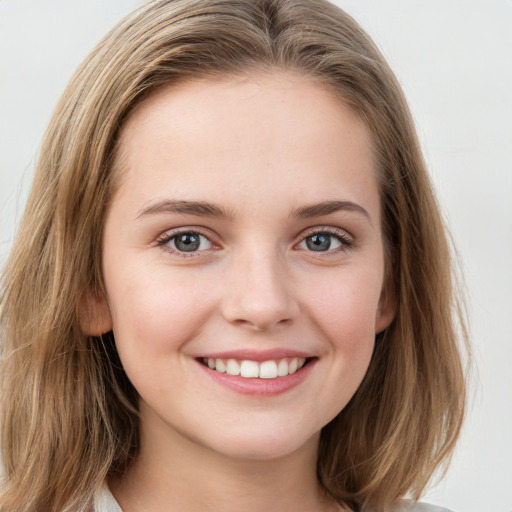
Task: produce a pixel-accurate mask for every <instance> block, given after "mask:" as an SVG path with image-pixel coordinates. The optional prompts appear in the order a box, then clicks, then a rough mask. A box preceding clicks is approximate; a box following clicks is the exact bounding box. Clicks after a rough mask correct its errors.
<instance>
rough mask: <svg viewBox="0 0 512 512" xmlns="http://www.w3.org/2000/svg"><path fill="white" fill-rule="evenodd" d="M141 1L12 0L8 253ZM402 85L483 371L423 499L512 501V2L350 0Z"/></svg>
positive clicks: (6, 26)
mask: <svg viewBox="0 0 512 512" xmlns="http://www.w3.org/2000/svg"><path fill="white" fill-rule="evenodd" d="M140 3H141V2H140V1H139V0H109V1H108V2H107V1H105V0H103V1H102V0H88V1H85V0H0V264H2V263H3V262H5V258H6V256H7V254H8V252H9V247H10V245H11V241H12V237H13V233H14V229H15V226H16V223H17V221H18V219H19V218H20V215H21V213H22V209H23V204H24V201H25V198H26V195H27V189H28V186H29V184H30V179H31V173H32V166H33V162H34V159H35V155H36V153H37V150H38V145H39V143H40V140H41V136H42V132H43V130H44V128H45V125H46V123H47V122H48V120H49V116H50V114H51V111H52V109H53V107H54V105H55V103H56V101H57V99H58V97H59V95H60V93H61V92H62V90H63V88H64V86H65V84H66V82H67V80H68V79H69V77H70V75H71V73H72V72H73V70H74V69H75V68H76V66H77V65H78V64H79V62H80V61H81V60H82V59H83V58H84V57H85V55H86V54H87V53H88V52H89V51H90V50H91V49H92V47H93V45H94V44H95V43H96V42H97V41H98V40H99V39H100V38H101V37H102V35H103V34H104V33H105V32H106V31H107V29H108V28H110V27H111V26H112V25H113V24H114V23H115V22H117V21H118V20H119V19H120V18H121V17H122V16H123V15H124V14H125V13H127V12H128V11H130V10H131V9H132V8H134V7H136V6H138V5H140ZM336 3H337V4H338V5H340V6H341V7H342V8H344V9H345V10H347V11H348V12H349V13H350V14H352V15H353V16H354V17H355V18H356V19H357V20H358V21H359V22H360V23H361V24H362V26H363V27H364V28H365V29H366V30H367V31H368V32H369V33H370V35H372V37H374V39H375V40H376V42H377V44H378V45H379V46H380V48H381V49H382V51H383V52H384V54H385V56H386V57H387V58H388V60H389V62H390V64H391V65H392V67H393V69H394V70H395V72H396V73H397V75H398V77H399V79H400V81H401V82H402V84H403V87H404V89H405V92H406V95H407V97H408V99H409V102H410V105H411V108H412V111H413V114H414V117H415V119H416V121H417V125H418V129H419V134H420V138H421V141H422V144H423V147H424V150H425V155H426V158H427V161H428V163H429V167H430V169H431V172H432V175H433V178H434V181H435V184H436V186H437V189H438V192H439V196H440V199H441V203H442V205H443V208H444V211H445V214H446V217H447V220H448V223H449V225H450V227H451V230H452V233H453V237H454V239H455V242H456V244H457V247H458V250H459V252H460V257H461V261H462V266H463V268H464V271H465V276H466V281H467V287H468V294H469V300H470V319H471V324H472V334H473V341H474V349H475V361H476V365H477V375H476V377H475V378H474V379H473V380H474V385H473V395H474V398H473V403H472V407H471V410H470V415H469V418H468V422H467V425H466V428H465V431H464V435H463V438H462V440H461V443H460V446H459V448H458V450H457V452H456V455H455V458H454V461H453V464H452V466H451V468H450V470H449V472H448V474H447V476H446V477H445V479H444V480H443V481H442V482H441V483H440V484H438V485H437V486H435V487H433V488H431V489H430V490H429V492H428V493H427V495H426V497H425V499H426V500H428V501H431V502H434V503H438V504H442V505H444V506H447V507H450V508H452V509H454V510H455V511H457V512H483V511H489V512H490V511H492V512H512V371H511V368H512V334H511V333H512V1H511V0H419V1H414V2H413V1H411V0H386V1H385V2H383V1H379V0H338V1H337V2H336Z"/></svg>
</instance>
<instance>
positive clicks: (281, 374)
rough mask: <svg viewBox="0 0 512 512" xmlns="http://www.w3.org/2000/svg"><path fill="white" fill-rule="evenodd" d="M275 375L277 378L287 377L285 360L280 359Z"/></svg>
mask: <svg viewBox="0 0 512 512" xmlns="http://www.w3.org/2000/svg"><path fill="white" fill-rule="evenodd" d="M277 375H278V376H279V377H285V376H286V375H288V362H287V361H286V359H281V361H279V365H278V366H277Z"/></svg>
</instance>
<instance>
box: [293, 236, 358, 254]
mask: <svg viewBox="0 0 512 512" xmlns="http://www.w3.org/2000/svg"><path fill="white" fill-rule="evenodd" d="M351 245H352V242H351V240H349V239H348V238H347V236H345V235H342V234H341V233H337V232H336V233H330V232H328V231H320V232H317V233H312V234H310V235H308V236H306V237H305V238H304V239H303V240H302V241H301V242H300V244H299V245H298V248H299V249H304V250H307V251H313V252H329V251H335V250H337V249H348V248H350V247H351Z"/></svg>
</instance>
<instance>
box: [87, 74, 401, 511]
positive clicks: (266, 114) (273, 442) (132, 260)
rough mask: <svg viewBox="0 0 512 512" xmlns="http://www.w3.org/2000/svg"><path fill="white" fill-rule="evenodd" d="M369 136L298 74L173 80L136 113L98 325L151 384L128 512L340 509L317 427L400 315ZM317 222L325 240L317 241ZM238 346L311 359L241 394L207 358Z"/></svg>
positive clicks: (124, 140)
mask: <svg viewBox="0 0 512 512" xmlns="http://www.w3.org/2000/svg"><path fill="white" fill-rule="evenodd" d="M371 147H372V146H371V138H370V135H369V133H368V130H367V129H366V127H365V126H364V124H363V123H362V122H361V120H360V119H359V118H358V117H357V116H356V115H355V114H354V113H353V112H352V111H350V110H349V109H348V108H346V107H345V106H344V105H343V104H342V103H341V102H340V100H339V99H337V98H336V97H334V95H333V94H332V93H331V92H330V91H329V90H328V89H327V88H325V87H324V86H322V85H320V84H319V83H317V82H314V81H313V80H312V79H310V78H307V77H305V76H301V75H297V74H292V73H288V72H273V73H268V72H267V73H263V72H262V73H261V74H260V75H256V76H251V77H231V78H226V79H223V80H213V79H209V80H203V81H194V82H188V83H183V84H179V85H173V86H170V87H168V88H166V89H163V90H160V91H158V92H156V93H154V94H153V95H152V96H150V97H149V98H148V99H147V100H145V101H144V102H143V103H142V104H141V105H139V106H138V107H137V108H136V110H135V111H134V112H133V113H132V115H131V116H130V118H129V119H128V121H127V122H126V124H125V126H124V128H123V131H122V135H121V141H120V152H119V156H118V162H117V166H118V168H119V169H120V184H119V187H118V189H117V191H116V193H115V195H114V197H113V201H112V203H111V206H110V208H109V211H108V214H107V218H106V221H105V228H104V239H103V243H104V253H103V270H104V279H105V289H106V295H107V296H106V299H105V300H104V301H101V300H98V301H97V304H96V316H95V319H96V320H95V321H94V322H93V324H94V325H93V326H92V327H91V330H94V331H97V332H105V331H106V330H109V329H110V328H113V330H114V334H115V337H116V343H117V347H118V351H119V354H120V357H121V360H122V362H123V365H124V368H125V370H126V372H127V374H128V376H129V378H130V380H131V381H132V383H133V384H134V386H135V388H136V389H137V390H138V392H139V394H140V416H141V452H140V456H139V458H138V459H137V460H136V461H135V463H134V465H133V466H132V467H131V468H130V470H129V471H128V473H127V474H126V475H125V476H124V477H123V478H122V479H118V480H115V481H112V482H110V486H111V489H112V491H113V493H114V495H115V496H116V498H117V500H118V501H119V503H120V505H121V506H122V508H123V510H124V511H125V512H132V511H136V510H138V511H140V510H148V511H164V510H165V511H168V510H170V509H169V504H172V505H173V508H172V510H212V511H213V510H219V506H221V508H222V510H223V511H235V510H236V511H239V510H244V511H252V510H254V511H256V510H258V511H261V510H281V511H285V510H290V511H291V510H294V511H297V510H308V511H314V510H324V511H325V510H331V509H332V510H337V509H338V508H337V505H335V504H334V503H333V501H332V499H330V498H329V497H327V496H326V495H325V494H324V492H323V491H322V489H321V487H320V485H319V483H318V481H317V478H316V457H317V448H318V440H319V434H320V429H321V428H322V427H323V426H324V425H325V424H327V423H328V422H329V421H330V420H331V419H332V418H334V416H336V415H337V414H338V413H339V412H340V411H341V410H342V409H343V408H344V407H345V405H346V404H347V402H348V401H349V400H350V398H351V397H352V396H353V394H354V393H355V391H356V390H357V388H358V386H359V384H360V383H361V381H362V379H363V377H364V375H365V372H366V370H367V368H368V365H369V361H370V358H371V354H372V350H373V346H374V340H375V334H376V333H377V332H380V331H381V330H383V329H385V328H386V327H387V326H388V325H389V323H390V322H391V320H392V317H393V307H392V304H390V303H389V300H386V299H385V297H387V296H388V294H386V293H384V289H385V283H384V275H385V272H384V268H385V264H384V247H383V238H382V233H381V227H380V226H381V222H380V204H379V191H378V186H377V181H376V178H375V176H376V169H375V164H374V161H373V159H372V151H371ZM169 201H194V202H208V203H213V204H214V205H215V207H218V208H219V209H221V210H222V212H223V215H212V214H211V213H212V212H211V211H210V212H209V214H205V212H204V211H202V212H201V211H197V208H196V209H194V208H192V209H191V208H188V209H186V211H181V212H177V211H171V210H173V209H174V210H176V205H175V203H172V204H171V206H172V208H169V204H170V203H169ZM333 201H336V202H344V203H343V208H341V209H338V210H336V211H330V212H329V211H327V210H326V209H325V208H324V209H323V211H316V212H315V211H314V210H311V209H309V210H306V208H308V207H310V206H311V205H316V204H325V203H326V202H333ZM346 203H351V205H352V206H351V207H350V208H347V207H346ZM354 205H355V206H354ZM331 209H332V208H331ZM181 210H183V208H181ZM301 212H302V215H299V213H301ZM206 213H208V212H206ZM214 213H219V212H217V211H215V212H214ZM305 213H309V216H306V215H305ZM176 230H180V231H181V232H182V233H183V232H190V231H193V232H197V233H200V234H201V235H202V236H204V238H201V245H200V247H199V249H198V250H196V251H193V252H190V253H185V254H184V253H183V252H181V253H180V252H179V250H177V248H176V245H173V244H174V241H173V239H172V238H171V239H169V237H172V236H173V235H175V234H176ZM318 232H322V233H326V232H327V233H326V234H325V235H324V236H326V237H327V238H328V240H329V242H330V243H331V247H330V248H329V249H328V250H325V251H313V250H311V249H310V248H309V246H308V245H307V240H309V241H311V240H312V239H311V238H309V239H308V238H307V237H311V236H312V235H314V234H315V233H318ZM238 349H243V350H249V349H250V350H254V351H261V350H267V349H285V350H289V349H293V350H301V351H304V352H306V353H308V354H310V355H311V356H312V357H314V365H313V366H312V367H311V368H310V371H309V373H308V375H307V377H306V378H305V379H304V380H303V381H301V382H300V383H299V384H298V385H297V386H295V387H293V388H292V389H290V390H288V391H286V392H284V393H280V394H278V395H275V396H266V395H265V394H263V395H261V394H260V395H246V394H241V393H238V392H236V391H234V390H232V389H229V388H227V387H225V386H223V385H220V384H219V383H218V382H215V381H214V380H212V379H211V378H209V377H208V375H207V374H206V372H205V370H204V368H202V367H201V364H200V363H199V362H198V361H197V360H196V358H197V357H199V356H201V355H202V354H205V353H211V352H215V351H226V350H238ZM142 504H144V506H142Z"/></svg>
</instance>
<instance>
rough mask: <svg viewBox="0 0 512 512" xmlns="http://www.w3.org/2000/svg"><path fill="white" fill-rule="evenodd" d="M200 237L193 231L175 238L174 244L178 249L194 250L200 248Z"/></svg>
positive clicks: (184, 250) (183, 250)
mask: <svg viewBox="0 0 512 512" xmlns="http://www.w3.org/2000/svg"><path fill="white" fill-rule="evenodd" d="M199 244H200V239H199V236H197V235H194V234H192V233H188V234H184V235H180V236H178V237H176V238H175V240H174V245H175V247H176V249H178V251H182V252H192V251H197V249H199Z"/></svg>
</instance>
